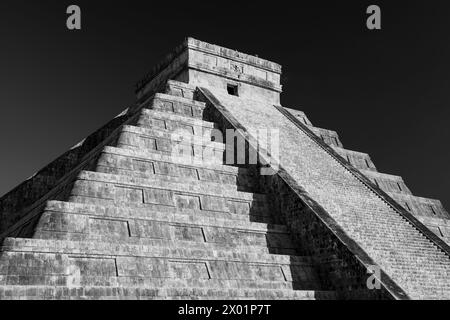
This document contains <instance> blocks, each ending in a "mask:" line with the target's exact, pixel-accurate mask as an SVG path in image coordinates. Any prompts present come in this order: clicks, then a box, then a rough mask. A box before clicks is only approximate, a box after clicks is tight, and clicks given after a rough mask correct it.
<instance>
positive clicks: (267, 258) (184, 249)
mask: <svg viewBox="0 0 450 320" xmlns="http://www.w3.org/2000/svg"><path fill="white" fill-rule="evenodd" d="M165 242H166V243H165V245H162V246H156V245H135V244H120V243H119V244H117V243H111V242H101V241H96V240H89V241H69V240H53V239H52V240H45V239H34V238H10V237H8V238H5V240H4V241H3V244H2V246H1V252H3V253H4V252H16V253H19V252H23V253H30V252H31V253H47V254H60V253H63V254H67V255H76V256H83V257H98V256H101V257H140V258H161V259H176V260H180V261H181V260H183V261H184V260H186V261H199V262H205V261H228V262H231V261H233V262H238V263H248V264H262V265H273V264H277V265H279V264H286V265H305V264H306V265H312V264H313V262H312V258H311V257H309V256H298V255H278V254H271V253H264V254H262V253H258V252H251V251H250V252H237V251H238V250H237V249H236V248H226V247H225V246H223V245H220V247H221V249H220V250H219V249H217V248H215V247H217V245H211V244H208V243H201V244H200V243H196V245H195V247H198V248H193V245H192V242H189V241H174V240H171V241H165ZM64 244H65V245H66V246H64ZM167 244H171V245H172V246H168V245H167ZM68 245H71V246H68ZM202 247H203V248H202ZM33 249H36V250H33ZM239 249H240V248H239ZM247 249H251V248H250V246H249V247H248V248H247ZM121 252H123V253H121ZM125 253H126V254H125ZM182 253H185V255H183V254H182ZM194 253H195V254H194ZM200 253H201V257H200V258H199V257H198V256H199V254H200Z"/></svg>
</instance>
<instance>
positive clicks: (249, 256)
mask: <svg viewBox="0 0 450 320" xmlns="http://www.w3.org/2000/svg"><path fill="white" fill-rule="evenodd" d="M280 74H281V66H279V65H278V64H276V63H273V62H270V61H267V60H264V59H261V58H257V57H253V56H249V55H246V54H243V53H240V52H236V51H234V50H229V49H226V48H222V47H218V46H214V45H211V44H208V43H204V42H201V41H198V40H195V39H192V38H189V39H187V40H186V41H185V43H184V44H183V45H182V46H180V47H178V48H177V49H176V50H175V52H174V53H173V54H171V55H169V56H168V57H167V58H166V59H165V60H164V61H163V62H162V63H161V64H159V65H158V66H156V67H155V68H154V69H153V70H152V71H151V72H150V73H149V74H148V75H147V77H145V79H143V80H142V81H141V82H139V84H138V86H137V92H136V93H137V97H138V101H137V103H136V105H135V106H133V107H132V108H130V109H129V110H127V111H126V112H124V113H123V114H121V115H120V116H118V117H117V118H116V119H114V120H113V121H111V122H110V123H109V124H107V125H106V126H105V127H103V128H102V129H100V130H99V131H97V132H96V133H95V134H93V135H91V136H90V137H89V138H88V139H86V140H85V141H84V142H83V143H82V144H80V145H79V146H76V147H74V148H73V149H72V150H71V151H69V152H67V153H66V154H64V155H63V156H62V157H60V158H58V159H57V160H56V161H55V162H53V163H52V164H50V165H49V166H48V167H46V168H45V169H44V170H42V171H40V172H39V173H38V174H37V175H35V176H34V177H32V178H30V179H29V180H27V181H26V182H24V183H23V184H22V185H20V186H19V187H18V188H16V189H15V190H13V191H12V192H11V193H9V194H7V195H6V196H5V197H3V198H2V199H0V214H1V215H0V218H1V220H0V223H1V226H0V233H1V238H2V240H3V241H2V247H1V250H0V299H2V300H3V299H5V300H8V299H181V298H189V299H190V298H193V299H335V298H341V299H342V298H347V299H365V298H376V299H380V298H395V299H406V298H448V297H449V292H450V291H449V285H448V279H449V276H450V259H449V251H448V250H447V247H445V243H444V242H442V241H440V240H439V238H437V237H436V236H434V234H433V233H432V232H431V231H430V230H432V231H433V232H435V233H436V234H437V235H438V236H439V237H440V238H442V239H445V240H448V239H449V237H450V223H449V221H450V220H449V218H450V217H449V215H448V213H447V211H445V209H444V208H443V207H442V204H441V203H440V202H439V201H438V200H432V199H425V198H419V197H416V196H413V195H412V193H411V191H410V190H409V189H408V187H407V186H406V184H405V183H404V181H403V179H402V178H401V177H398V176H393V175H388V174H383V173H379V172H377V171H376V168H375V165H374V163H373V162H372V160H371V158H370V156H369V155H368V154H366V153H362V152H356V151H351V150H346V149H344V147H343V144H342V142H341V141H340V139H339V136H338V134H337V133H336V132H335V131H332V130H327V129H323V128H317V127H314V126H313V125H312V123H311V122H310V120H309V119H308V118H307V117H306V115H305V114H304V113H303V112H301V111H298V110H294V109H287V108H286V110H284V109H283V110H284V111H282V112H281V111H279V109H278V108H281V107H275V106H274V104H276V105H278V104H279V95H280V92H281V85H280ZM204 87H206V88H207V89H205V88H204ZM284 112H287V113H286V114H285V113H284ZM293 119H294V120H293ZM295 119H296V120H295ZM297 122H299V123H301V125H299V124H298V123H297ZM255 127H260V128H279V129H280V130H281V135H280V137H281V141H282V143H281V168H280V170H279V171H278V172H276V174H274V175H263V176H261V175H260V170H259V169H261V167H262V166H266V165H267V157H266V156H265V155H264V154H262V153H261V152H260V153H259V154H258V157H257V159H258V163H246V164H243V165H240V166H232V165H227V164H225V162H224V159H225V158H226V157H225V154H224V153H225V152H227V151H229V149H227V148H226V146H227V145H229V144H230V141H217V140H215V138H216V136H215V133H216V132H215V130H220V131H221V132H225V130H226V129H244V130H249V131H251V129H254V128H255ZM241 134H242V133H238V134H237V136H239V135H241ZM224 137H225V135H224ZM213 140H214V141H213ZM252 143H253V142H252V141H246V143H245V150H246V152H249V150H253V149H252V148H254V145H253V144H252ZM180 146H181V147H183V148H182V149H183V150H187V151H186V153H187V154H183V156H180V155H179V154H177V153H176V152H174V150H177V149H176V148H178V147H180ZM233 151H234V149H233ZM260 151H261V150H260ZM341 157H342V158H341ZM247 160H248V159H247ZM358 169H359V170H361V172H360V171H358ZM383 191H384V192H385V193H383ZM386 193H388V194H386ZM394 199H395V200H394ZM401 206H403V207H405V209H406V210H408V213H405V212H403V211H401V210H403V209H401V210H400V209H399V208H401ZM409 212H411V213H412V214H410V213H409ZM413 215H417V217H418V218H419V220H420V221H421V222H419V221H418V220H414V218H412V217H413ZM422 223H423V224H422ZM424 225H425V226H427V227H428V228H429V229H430V230H429V229H427V228H426V227H425V226H424ZM370 266H380V267H381V275H380V277H379V278H377V280H379V281H380V283H381V289H380V290H369V288H368V287H367V285H366V282H367V277H368V274H367V268H368V267H370Z"/></svg>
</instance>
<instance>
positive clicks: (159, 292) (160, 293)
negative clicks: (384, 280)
mask: <svg viewBox="0 0 450 320" xmlns="http://www.w3.org/2000/svg"><path fill="white" fill-rule="evenodd" d="M8 290H11V291H22V290H23V292H21V294H20V296H28V295H30V296H31V294H32V292H33V290H36V294H38V293H40V291H42V294H40V295H39V296H40V298H42V299H46V298H47V299H49V298H55V299H58V290H62V291H63V292H62V293H61V294H62V295H64V294H65V295H66V296H70V297H74V298H82V297H89V296H90V295H96V296H98V298H101V296H99V293H100V294H101V292H99V291H105V293H106V294H107V293H108V290H111V291H110V293H111V297H118V298H120V297H125V296H128V297H133V295H128V293H131V292H126V291H128V290H130V291H131V290H132V291H134V296H139V297H142V296H144V297H145V296H151V297H166V298H169V297H171V296H181V297H186V296H187V297H199V296H202V295H203V296H205V297H206V298H207V297H208V296H209V297H210V298H211V299H213V300H214V299H215V298H216V299H219V298H218V297H226V299H231V298H233V297H235V298H240V297H242V298H246V299H247V298H250V297H254V298H258V296H264V295H268V294H270V293H273V294H275V295H277V296H278V297H279V298H283V297H291V298H311V299H313V298H316V297H319V298H325V299H326V298H330V299H335V298H336V292H335V291H326V290H283V289H244V290H243V289H205V288H187V290H189V291H186V289H185V288H183V291H184V292H183V291H181V292H180V291H178V293H177V291H174V290H176V289H168V288H141V287H106V286H79V287H56V286H14V285H13V286H0V293H2V297H3V298H5V297H6V298H7V297H8V296H10V297H14V296H13V292H11V295H9V294H8ZM91 290H93V291H94V292H95V291H97V292H96V293H90V291H91ZM149 290H151V291H153V290H154V291H155V292H152V293H151V294H148V293H149V292H148V291H149ZM64 291H65V292H64ZM114 291H116V293H117V295H115V296H114V295H113V293H114ZM141 291H142V292H143V293H147V295H142V294H141V293H140V292H141ZM145 291H147V292H145ZM27 292H28V293H27ZM136 292H139V294H138V295H137V294H136ZM189 292H190V293H189ZM200 294H202V295H200ZM249 294H252V296H249Z"/></svg>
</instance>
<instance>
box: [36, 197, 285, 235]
mask: <svg viewBox="0 0 450 320" xmlns="http://www.w3.org/2000/svg"><path fill="white" fill-rule="evenodd" d="M71 207H72V208H71ZM73 207H75V208H79V209H81V210H83V211H82V212H79V211H75V210H73V209H74V208H73ZM89 207H90V208H89ZM99 208H101V211H102V212H105V211H106V210H108V211H109V214H111V213H110V211H111V209H113V211H115V212H114V213H113V214H114V215H113V216H108V215H107V214H98V213H97V212H98V211H97V209H99ZM122 209H123V210H122ZM122 209H121V208H120V207H117V206H111V207H108V206H99V205H97V206H96V205H88V204H83V203H75V202H68V201H56V200H52V201H48V202H47V204H46V207H45V209H44V212H45V211H50V212H61V213H68V214H79V215H88V216H95V217H111V218H122V219H130V218H132V219H135V220H145V221H155V222H162V223H176V224H182V225H190V226H198V227H213V228H214V227H215V228H223V229H233V230H242V231H254V232H258V233H259V232H260V233H267V232H273V233H288V230H287V227H286V226H284V225H279V224H268V223H262V222H252V221H245V220H244V221H233V220H228V219H208V217H199V218H198V219H196V217H197V216H196V215H193V216H192V217H190V216H188V215H185V214H177V213H173V214H167V213H159V212H154V211H152V212H148V210H146V211H147V212H145V214H143V215H142V216H138V217H136V210H135V209H130V208H128V207H122ZM84 210H86V211H84ZM124 211H130V212H128V213H125V214H124V213H123V212H124ZM152 215H154V216H155V217H154V218H153V217H152ZM157 215H158V216H157ZM164 218H166V219H164ZM205 218H206V219H205ZM186 220H188V221H186ZM205 220H211V221H205ZM218 223H220V224H218Z"/></svg>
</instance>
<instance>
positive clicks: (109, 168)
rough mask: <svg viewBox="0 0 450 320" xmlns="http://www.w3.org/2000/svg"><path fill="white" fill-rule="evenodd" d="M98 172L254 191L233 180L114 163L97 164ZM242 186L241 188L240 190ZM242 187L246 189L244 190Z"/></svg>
mask: <svg viewBox="0 0 450 320" xmlns="http://www.w3.org/2000/svg"><path fill="white" fill-rule="evenodd" d="M94 172H98V173H107V174H117V175H126V176H130V177H133V178H137V179H146V180H152V179H156V180H158V179H161V180H164V181H167V182H173V183H188V184H191V183H202V184H203V183H206V184H211V185H212V186H215V187H217V186H218V185H220V186H223V187H224V188H227V189H230V190H232V191H242V192H250V193H251V192H253V191H252V189H251V188H250V187H246V186H240V185H237V184H236V183H235V182H231V181H220V182H216V181H211V180H200V179H198V177H192V176H187V177H186V176H174V175H169V174H161V173H146V172H142V171H140V170H139V169H130V168H123V167H119V166H114V165H105V164H97V166H96V168H95V171H94ZM239 188H241V190H239ZM242 188H243V189H244V190H242Z"/></svg>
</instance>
